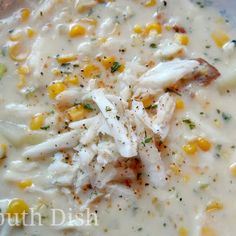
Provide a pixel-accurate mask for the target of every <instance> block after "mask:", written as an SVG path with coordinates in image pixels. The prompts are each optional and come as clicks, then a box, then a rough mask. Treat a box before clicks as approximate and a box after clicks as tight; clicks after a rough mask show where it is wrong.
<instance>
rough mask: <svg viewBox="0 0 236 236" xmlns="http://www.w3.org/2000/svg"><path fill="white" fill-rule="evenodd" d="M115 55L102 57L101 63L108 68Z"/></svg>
mask: <svg viewBox="0 0 236 236" xmlns="http://www.w3.org/2000/svg"><path fill="white" fill-rule="evenodd" d="M115 60H116V59H115V57H114V56H111V57H104V58H103V59H102V60H101V63H102V65H103V66H104V67H105V68H106V69H107V70H108V69H110V68H111V67H112V65H113V63H114V62H115Z"/></svg>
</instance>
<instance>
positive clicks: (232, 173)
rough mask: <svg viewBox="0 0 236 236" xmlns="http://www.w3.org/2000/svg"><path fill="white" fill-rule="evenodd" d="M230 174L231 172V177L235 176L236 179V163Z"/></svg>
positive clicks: (232, 166)
mask: <svg viewBox="0 0 236 236" xmlns="http://www.w3.org/2000/svg"><path fill="white" fill-rule="evenodd" d="M229 169H230V172H231V175H233V176H235V177H236V163H233V164H232V165H231V166H230V167H229Z"/></svg>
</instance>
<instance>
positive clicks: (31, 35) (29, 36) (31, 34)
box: [26, 27, 36, 39]
mask: <svg viewBox="0 0 236 236" xmlns="http://www.w3.org/2000/svg"><path fill="white" fill-rule="evenodd" d="M26 33H27V36H28V38H30V39H31V38H33V37H34V36H35V35H36V32H35V31H34V30H33V29H32V28H31V27H29V28H27V30H26Z"/></svg>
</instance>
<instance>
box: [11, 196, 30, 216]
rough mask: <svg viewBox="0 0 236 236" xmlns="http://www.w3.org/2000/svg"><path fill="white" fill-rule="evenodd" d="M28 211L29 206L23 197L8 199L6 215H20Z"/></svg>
mask: <svg viewBox="0 0 236 236" xmlns="http://www.w3.org/2000/svg"><path fill="white" fill-rule="evenodd" d="M28 212H29V206H28V204H27V203H26V202H25V201H24V200H23V199H19V198H16V199H13V200H11V201H10V203H9V205H8V207H7V211H6V213H7V215H8V216H10V217H14V216H17V217H22V216H23V214H25V213H28Z"/></svg>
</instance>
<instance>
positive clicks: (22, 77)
mask: <svg viewBox="0 0 236 236" xmlns="http://www.w3.org/2000/svg"><path fill="white" fill-rule="evenodd" d="M25 85H26V77H25V75H20V76H19V82H18V83H17V88H18V89H22V88H24V87H25Z"/></svg>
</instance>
